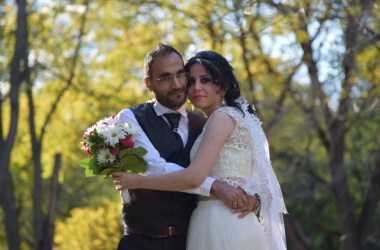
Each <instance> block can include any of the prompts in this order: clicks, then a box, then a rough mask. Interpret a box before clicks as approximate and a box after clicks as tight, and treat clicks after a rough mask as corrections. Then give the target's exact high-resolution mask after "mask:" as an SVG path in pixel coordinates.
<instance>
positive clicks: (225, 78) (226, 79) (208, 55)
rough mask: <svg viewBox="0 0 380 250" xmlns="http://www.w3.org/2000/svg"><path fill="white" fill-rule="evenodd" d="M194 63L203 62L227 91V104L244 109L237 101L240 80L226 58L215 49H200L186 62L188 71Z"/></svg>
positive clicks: (223, 89)
mask: <svg viewBox="0 0 380 250" xmlns="http://www.w3.org/2000/svg"><path fill="white" fill-rule="evenodd" d="M194 64H202V65H203V66H204V67H205V68H206V69H207V70H208V72H209V73H210V74H211V77H212V79H213V82H214V84H216V85H217V86H220V90H221V91H224V92H225V95H224V100H225V102H226V104H227V106H230V107H236V108H238V109H239V110H240V111H242V110H241V107H240V104H239V103H237V102H236V101H235V100H236V99H237V98H238V97H240V86H239V82H238V81H237V80H236V77H235V75H234V70H233V68H232V66H231V65H230V63H229V62H228V61H227V59H226V58H224V57H223V56H222V55H220V54H218V53H217V52H215V51H211V50H206V51H200V52H198V53H196V54H195V55H194V56H193V57H191V58H190V59H189V60H188V61H187V63H186V64H185V70H186V72H189V71H190V68H191V66H192V65H194ZM242 112H243V111H242Z"/></svg>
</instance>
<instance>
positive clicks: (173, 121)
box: [164, 112, 181, 132]
mask: <svg viewBox="0 0 380 250" xmlns="http://www.w3.org/2000/svg"><path fill="white" fill-rule="evenodd" d="M164 116H165V117H166V118H167V119H168V122H169V124H170V128H171V129H172V130H173V131H174V132H177V129H178V125H179V120H180V119H181V114H180V113H178V112H177V113H166V114H164Z"/></svg>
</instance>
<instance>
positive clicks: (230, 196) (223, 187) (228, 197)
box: [211, 180, 248, 209]
mask: <svg viewBox="0 0 380 250" xmlns="http://www.w3.org/2000/svg"><path fill="white" fill-rule="evenodd" d="M211 193H212V194H213V195H214V196H216V197H218V198H219V199H221V200H222V201H223V202H224V203H225V204H226V206H227V207H229V208H232V209H238V208H240V207H245V206H246V204H247V203H248V198H247V194H246V193H245V192H244V190H243V189H241V188H236V187H234V186H231V185H229V184H227V183H225V182H222V181H219V180H216V181H214V183H213V184H212V186H211Z"/></svg>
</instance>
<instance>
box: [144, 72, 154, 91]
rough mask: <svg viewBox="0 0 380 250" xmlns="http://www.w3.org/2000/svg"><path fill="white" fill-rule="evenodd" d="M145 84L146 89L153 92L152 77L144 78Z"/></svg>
mask: <svg viewBox="0 0 380 250" xmlns="http://www.w3.org/2000/svg"><path fill="white" fill-rule="evenodd" d="M144 83H145V86H146V88H147V89H149V91H153V88H152V82H151V79H150V77H147V76H146V77H144Z"/></svg>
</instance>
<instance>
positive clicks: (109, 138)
mask: <svg viewBox="0 0 380 250" xmlns="http://www.w3.org/2000/svg"><path fill="white" fill-rule="evenodd" d="M99 133H100V134H101V135H102V136H103V138H104V143H106V144H109V145H111V146H114V145H116V144H117V143H118V142H119V140H120V139H124V138H125V131H124V130H123V128H121V127H118V126H115V125H112V126H108V127H106V128H104V129H103V130H102V131H99Z"/></svg>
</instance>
